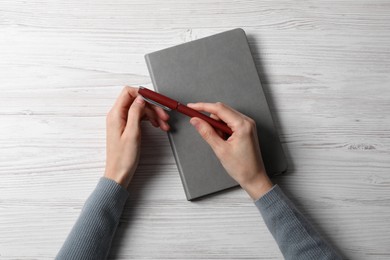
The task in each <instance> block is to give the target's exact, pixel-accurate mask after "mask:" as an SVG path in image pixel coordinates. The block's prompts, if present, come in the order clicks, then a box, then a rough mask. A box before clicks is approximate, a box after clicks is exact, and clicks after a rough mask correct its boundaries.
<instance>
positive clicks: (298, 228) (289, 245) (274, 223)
mask: <svg viewBox="0 0 390 260" xmlns="http://www.w3.org/2000/svg"><path fill="white" fill-rule="evenodd" d="M255 205H256V206H257V208H258V209H259V210H260V213H261V215H262V216H263V219H264V221H265V223H266V225H267V227H268V229H269V230H270V232H271V233H272V235H273V237H274V238H275V240H276V242H277V244H278V246H279V248H280V250H281V252H282V254H283V255H284V257H285V259H341V257H340V256H339V255H338V254H337V253H336V252H335V250H334V249H333V248H332V247H330V246H329V245H328V244H327V243H326V242H325V241H324V239H322V238H321V236H320V235H319V234H318V233H317V232H316V231H315V230H314V229H313V227H312V226H311V225H310V224H309V222H308V221H307V220H306V219H305V218H304V217H303V215H302V214H301V213H300V212H299V211H298V209H297V208H296V207H295V206H294V205H293V203H292V202H291V201H290V200H289V199H288V198H287V197H286V195H285V194H284V193H283V191H282V190H281V189H280V187H279V186H277V185H275V186H274V187H273V188H272V189H271V190H270V191H269V192H267V193H266V194H265V195H263V196H262V197H261V198H260V199H258V200H257V201H255Z"/></svg>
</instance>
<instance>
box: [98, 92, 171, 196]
mask: <svg viewBox="0 0 390 260" xmlns="http://www.w3.org/2000/svg"><path fill="white" fill-rule="evenodd" d="M144 119H145V120H149V121H150V122H151V124H152V125H153V126H154V127H160V128H161V129H162V130H163V131H168V130H169V125H168V123H167V120H168V119H169V115H168V114H167V113H166V112H165V111H164V110H163V109H162V108H160V107H157V106H153V105H151V104H149V103H145V101H144V99H143V98H142V97H141V96H140V95H138V88H134V87H124V88H123V90H122V92H121V94H120V96H119V97H118V99H117V100H116V102H115V104H114V106H113V107H112V109H111V110H110V112H109V113H108V115H107V121H106V124H107V140H106V142H107V148H106V170H105V173H104V177H106V178H109V179H112V180H114V181H115V182H117V183H118V184H120V185H122V186H123V187H124V188H127V186H128V185H129V183H130V181H131V179H132V177H133V175H134V172H135V170H136V168H137V165H138V161H139V155H140V146H141V120H144Z"/></svg>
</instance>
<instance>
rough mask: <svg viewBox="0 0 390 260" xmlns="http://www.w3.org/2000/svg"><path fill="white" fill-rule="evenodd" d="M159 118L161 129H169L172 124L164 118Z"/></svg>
mask: <svg viewBox="0 0 390 260" xmlns="http://www.w3.org/2000/svg"><path fill="white" fill-rule="evenodd" d="M157 120H158V123H159V125H160V128H161V130H163V131H169V129H170V126H169V124H168V123H167V122H165V121H164V120H162V119H161V118H157Z"/></svg>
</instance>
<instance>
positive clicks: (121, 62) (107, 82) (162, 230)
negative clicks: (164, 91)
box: [0, 0, 390, 259]
mask: <svg viewBox="0 0 390 260" xmlns="http://www.w3.org/2000/svg"><path fill="white" fill-rule="evenodd" d="M236 27H241V28H243V29H244V30H245V31H246V32H247V34H248V37H249V42H250V45H251V48H252V52H253V54H254V56H255V59H256V64H257V67H258V70H259V73H260V75H261V77H262V79H263V83H264V88H265V90H266V93H267V96H268V99H269V103H270V105H271V108H272V112H273V117H274V119H275V121H276V124H277V126H278V129H279V133H280V137H281V140H282V142H283V145H284V148H285V150H286V153H287V154H288V159H289V163H290V172H289V173H288V174H286V175H284V176H282V177H279V178H278V179H276V180H275V182H277V183H279V185H280V186H281V187H282V188H283V189H284V190H285V192H286V193H287V194H288V195H289V196H290V197H291V198H292V200H293V201H295V202H296V203H297V206H298V208H299V209H301V210H302V212H304V213H305V214H306V216H307V217H308V218H309V219H310V221H311V222H312V223H313V225H314V226H315V227H316V228H317V229H318V230H319V231H320V232H321V233H322V234H323V235H324V237H326V238H327V239H328V240H329V241H330V243H331V244H332V245H334V246H335V247H336V248H337V249H338V250H339V251H340V252H341V254H342V255H343V256H344V257H345V258H346V259H389V258H390V221H389V220H390V177H389V173H390V172H389V170H390V148H389V146H390V116H389V111H390V84H389V82H390V5H389V3H388V1H386V0H382V1H372V0H364V1H363V0H342V1H316V0H311V1H274V0H268V1H256V0H254V1H216V0H210V1H157V0H155V1H150V0H148V1H145V0H144V1H141V0H138V1H132V0H127V1H125V0H122V1H120V0H110V1H102V0H97V1H83V0H81V1H80V0H66V1H65V0H62V1H48V0H41V1H20V0H1V2H0V259H52V258H53V257H54V256H55V255H56V253H57V251H58V250H59V248H60V246H61V245H62V243H63V242H64V239H65V237H66V236H67V234H68V232H69V231H70V228H71V227H72V225H73V223H74V222H75V220H76V218H77V216H78V214H79V213H80V210H81V208H82V206H83V203H84V201H85V200H86V198H87V197H88V195H89V194H90V193H91V191H92V190H93V189H94V187H95V185H96V183H97V181H98V179H99V177H100V176H102V174H103V171H104V160H105V115H106V113H107V111H108V110H109V108H110V107H111V105H112V104H113V102H114V100H115V98H116V96H117V95H118V93H119V91H120V90H121V88H122V86H123V85H126V84H127V85H135V86H138V85H145V86H150V87H151V82H150V78H149V75H148V72H147V68H146V65H145V62H144V57H143V55H144V54H145V53H148V52H152V51H155V50H159V49H162V48H166V47H169V46H172V45H176V44H180V43H183V42H187V41H190V40H194V39H197V38H200V37H203V36H208V35H211V34H214V33H218V32H222V31H224V30H228V29H232V28H236ZM143 130H144V136H143V145H142V158H141V162H140V166H139V168H138V171H137V174H136V177H135V179H134V181H133V183H132V184H131V187H130V192H131V198H130V199H129V201H128V204H127V205H126V208H125V210H124V213H123V217H122V220H121V223H120V226H119V228H118V232H117V236H116V238H115V240H114V243H113V248H112V252H111V258H112V259H281V258H282V255H281V253H280V252H279V250H278V247H277V245H276V244H275V242H274V240H273V238H272V236H271V235H270V233H269V232H268V230H267V228H266V226H265V225H264V223H263V220H262V219H261V217H260V215H259V213H258V212H257V209H256V208H255V207H254V205H253V204H252V202H251V200H250V199H249V198H248V196H247V195H246V194H245V193H244V192H243V191H242V190H240V189H233V190H230V191H227V192H223V193H221V194H218V195H215V196H211V197H208V198H207V199H203V200H200V201H197V202H188V201H186V199H185V195H184V192H183V189H182V186H181V182H180V179H179V175H178V171H177V168H176V164H175V161H174V158H173V155H172V152H171V149H170V146H169V142H168V139H167V136H166V134H164V133H162V132H160V131H158V130H157V129H154V128H152V127H151V126H150V125H149V124H148V123H145V124H144V125H143Z"/></svg>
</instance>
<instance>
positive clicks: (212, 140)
mask: <svg viewBox="0 0 390 260" xmlns="http://www.w3.org/2000/svg"><path fill="white" fill-rule="evenodd" d="M190 123H191V125H193V126H194V127H195V128H196V130H197V131H198V133H199V134H200V136H201V137H202V138H203V139H204V140H205V141H206V142H207V143H208V144H209V145H210V146H211V148H212V149H213V150H214V152H215V153H216V150H217V149H219V148H222V147H223V145H224V141H223V140H222V139H221V137H220V136H219V135H218V134H217V132H216V131H215V130H214V128H213V127H212V126H211V125H210V124H209V123H207V122H206V121H204V120H202V119H200V118H198V117H193V118H191V120H190Z"/></svg>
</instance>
